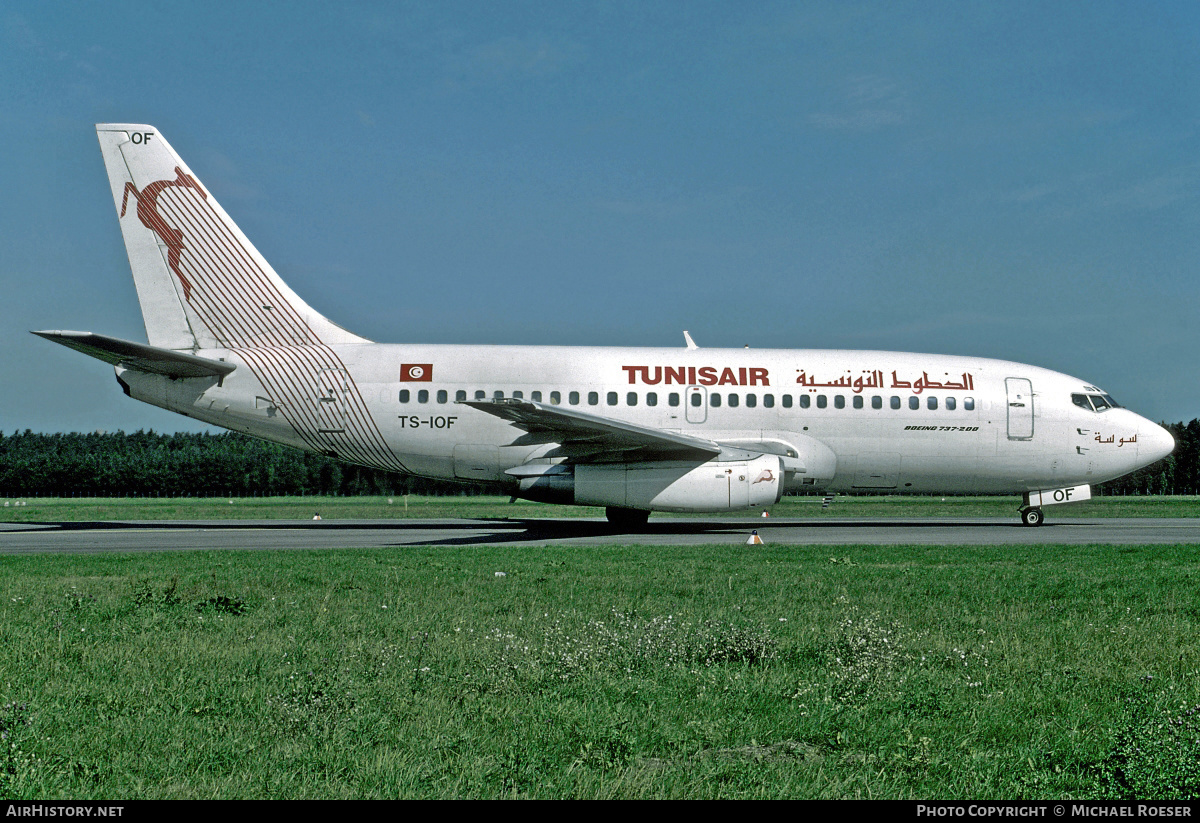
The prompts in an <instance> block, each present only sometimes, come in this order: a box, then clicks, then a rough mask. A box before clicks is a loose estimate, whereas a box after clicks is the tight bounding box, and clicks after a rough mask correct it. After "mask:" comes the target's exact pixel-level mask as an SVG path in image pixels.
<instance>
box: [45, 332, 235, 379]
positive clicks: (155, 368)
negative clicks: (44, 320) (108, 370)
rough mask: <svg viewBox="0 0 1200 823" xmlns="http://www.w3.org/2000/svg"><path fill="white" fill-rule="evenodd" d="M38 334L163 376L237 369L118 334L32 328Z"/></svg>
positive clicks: (219, 373)
mask: <svg viewBox="0 0 1200 823" xmlns="http://www.w3.org/2000/svg"><path fill="white" fill-rule="evenodd" d="M33 333H34V334H36V335H37V336H38V337H44V338H46V339H47V340H53V341H54V342H55V343H61V344H62V345H64V346H66V347H67V348H69V349H74V350H75V351H78V352H83V353H84V354H86V355H88V356H89V357H95V358H96V359H97V360H103V361H104V362H105V363H111V364H112V365H114V366H123V367H125V368H127V369H136V370H137V371H143V372H149V373H150V374H162V375H165V376H167V377H174V378H184V377H224V376H225V375H227V374H229V373H230V372H231V371H233V370H234V369H236V368H237V366H235V365H233V364H232V363H226V362H224V361H223V360H209V359H208V358H205V357H197V356H196V355H194V354H184V353H183V352H177V351H171V350H170V349H159V348H155V347H154V346H147V345H146V344H145V343H134V342H133V341H131V340H121V339H120V338H118V337H107V336H105V335H103V334H92V333H91V332H87V331H35V332H33Z"/></svg>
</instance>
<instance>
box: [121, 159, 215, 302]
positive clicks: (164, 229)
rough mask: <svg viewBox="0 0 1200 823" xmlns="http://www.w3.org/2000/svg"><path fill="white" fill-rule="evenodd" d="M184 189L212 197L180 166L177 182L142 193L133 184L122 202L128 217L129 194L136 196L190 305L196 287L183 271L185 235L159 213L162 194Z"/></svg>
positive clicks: (145, 221)
mask: <svg viewBox="0 0 1200 823" xmlns="http://www.w3.org/2000/svg"><path fill="white" fill-rule="evenodd" d="M173 186H174V187H178V188H182V189H195V190H196V192H197V193H198V194H199V195H200V196H201V197H203V198H204V199H205V200H207V199H208V195H207V194H205V192H204V189H202V188H200V184H199V183H197V182H196V178H194V177H192V176H191V175H190V174H184V173H183V169H181V168H179V166H176V167H175V179H174V180H158V181H156V182H154V183H151V184H150V185H148V186H146V187H145V188H144V189H142V190H141V191H138V188H137V186H135V185H133V183H126V184H125V196H124V197H122V198H121V216H122V217H124V216H125V206H126V205H127V204H128V203H129V193H130V192H133V196H134V198H135V199H136V200H137V204H138V206H137V216H138V220H141V221H142V225H143V226H145V227H146V228H148V229H150V231H152V232H154V233H155V234H157V235H158V238H159V239H160V240H161V241H162V242H163V243H164V244H165V245H166V247H167V264H168V265H169V266H170V267H171V271H173V272H175V276H176V277H178V278H179V283H180V284H181V285H182V286H183V299H184V300H186V301H188V302H189V303H190V302H191V300H192V284H191V283H190V282H188V279H187V278H186V277H184V275H183V272H182V271H181V270H180V268H179V253H180V252H181V251H183V249H184V245H183V232H181V231H180V230H179V229H176V228H172V227H171V226H170V225H168V224H167V221H166V220H164V219H163V216H162V215H161V214H159V213H158V196H159V195H160V194H162V192H163V190H164V189H167V188H171V187H173Z"/></svg>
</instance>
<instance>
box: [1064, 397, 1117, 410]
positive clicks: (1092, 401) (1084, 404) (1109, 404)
mask: <svg viewBox="0 0 1200 823" xmlns="http://www.w3.org/2000/svg"><path fill="white" fill-rule="evenodd" d="M1071 402H1072V403H1074V404H1075V405H1076V406H1078V407H1079V408H1081V409H1087V410H1088V411H1098V412H1102V411H1108V410H1109V409H1119V408H1121V406H1120V404H1118V403H1117V401H1115V400H1113V399H1112V396H1111V395H1107V394H1073V395H1071Z"/></svg>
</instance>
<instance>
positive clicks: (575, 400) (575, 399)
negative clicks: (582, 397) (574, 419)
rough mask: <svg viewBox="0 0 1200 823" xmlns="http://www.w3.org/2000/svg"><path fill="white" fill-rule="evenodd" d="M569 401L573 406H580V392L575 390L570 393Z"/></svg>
mask: <svg viewBox="0 0 1200 823" xmlns="http://www.w3.org/2000/svg"><path fill="white" fill-rule="evenodd" d="M567 402H569V403H570V404H571V405H572V406H578V405H579V392H577V391H573V392H571V393H570V394H568V395H567Z"/></svg>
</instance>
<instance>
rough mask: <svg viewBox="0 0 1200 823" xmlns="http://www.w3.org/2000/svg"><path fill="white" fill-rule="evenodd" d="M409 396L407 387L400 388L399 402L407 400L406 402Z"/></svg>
mask: <svg viewBox="0 0 1200 823" xmlns="http://www.w3.org/2000/svg"><path fill="white" fill-rule="evenodd" d="M409 396H410V395H409V393H408V389H401V390H400V402H401V403H407V402H408V398H409Z"/></svg>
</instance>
